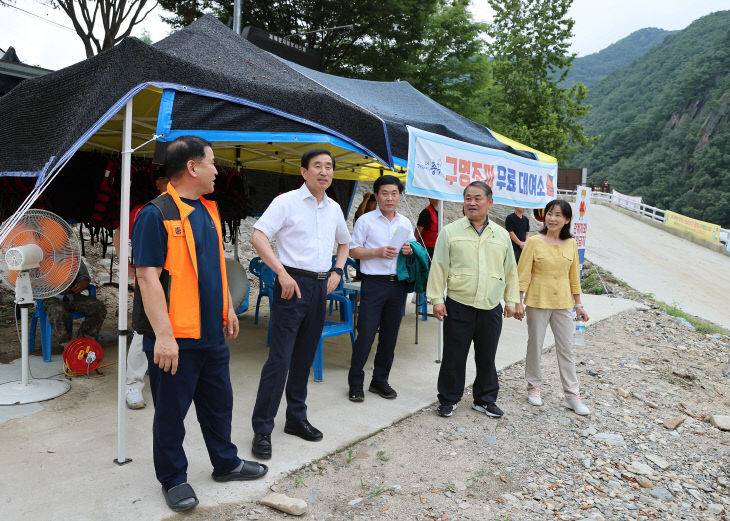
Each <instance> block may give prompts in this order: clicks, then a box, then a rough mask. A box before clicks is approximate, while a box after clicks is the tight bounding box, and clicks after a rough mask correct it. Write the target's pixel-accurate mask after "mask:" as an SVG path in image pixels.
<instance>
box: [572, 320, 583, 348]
mask: <svg viewBox="0 0 730 521" xmlns="http://www.w3.org/2000/svg"><path fill="white" fill-rule="evenodd" d="M573 343H574V344H575V345H577V346H582V345H585V343H586V323H585V320H583V319H582V318H581V319H580V320H578V321H577V322H576V323H575V333H574V334H573Z"/></svg>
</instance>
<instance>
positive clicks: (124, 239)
mask: <svg viewBox="0 0 730 521" xmlns="http://www.w3.org/2000/svg"><path fill="white" fill-rule="evenodd" d="M133 99H134V98H131V99H130V100H129V101H128V102H127V105H126V107H125V108H124V123H123V125H122V194H121V200H120V204H119V208H120V209H119V255H118V259H119V263H118V265H119V268H118V269H119V275H118V279H119V337H118V338H119V356H118V364H119V370H118V372H117V457H116V459H115V460H114V462H115V463H116V464H117V465H124V464H125V463H129V462H130V461H132V460H131V459H129V458H127V453H126V452H127V447H126V445H127V440H126V438H127V416H126V403H125V401H126V399H125V387H126V382H127V314H128V312H127V309H128V302H127V300H128V299H127V297H128V293H127V284H128V280H127V279H128V267H127V263H128V262H129V261H128V259H129V186H130V184H131V182H130V181H131V173H130V171H131V163H132V100H133Z"/></svg>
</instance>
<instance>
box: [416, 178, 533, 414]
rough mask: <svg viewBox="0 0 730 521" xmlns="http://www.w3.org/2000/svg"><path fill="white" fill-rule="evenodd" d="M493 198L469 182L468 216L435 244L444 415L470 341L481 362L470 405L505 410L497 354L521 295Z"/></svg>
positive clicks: (432, 292)
mask: <svg viewBox="0 0 730 521" xmlns="http://www.w3.org/2000/svg"><path fill="white" fill-rule="evenodd" d="M493 203H494V201H493V200H492V189H491V188H490V187H489V185H487V184H486V183H483V182H481V181H474V182H473V183H471V184H469V186H467V187H466V189H465V190H464V215H465V217H463V218H462V219H459V220H457V221H455V222H453V223H451V224H449V225H447V226H445V227H444V228H443V230H441V233H440V234H439V236H438V239H437V240H436V247H435V248H434V253H433V261H432V263H431V271H430V273H429V276H428V286H427V288H426V295H427V297H428V298H429V299H431V301H432V302H433V314H434V315H435V316H436V318H438V319H439V320H443V321H444V353H443V359H442V361H441V369H440V370H439V378H438V399H439V402H440V404H441V405H440V406H439V408H438V413H439V415H441V416H451V415H452V414H453V411H454V409H455V408H456V404H457V403H458V402H459V401H460V400H461V398H462V396H463V394H464V381H465V379H466V358H467V355H468V354H469V348H470V346H471V343H472V342H474V360H475V362H476V366H477V376H476V379H475V380H474V391H473V396H474V403H472V408H473V409H474V410H477V411H479V412H483V413H485V414H486V415H487V416H490V417H493V418H499V417H500V416H502V414H503V412H502V410H501V409H500V408H499V407H497V404H496V402H497V395H498V393H499V380H498V378H497V369H496V367H495V365H494V359H495V356H496V354H497V343H498V342H499V335H500V334H501V332H502V316H503V315H504V317H505V318H509V317H511V316H513V315H514V312H515V305H516V304H517V303H518V302H519V301H520V297H519V281H518V279H517V263H516V262H515V254H514V252H513V251H512V241H511V239H510V237H509V234H508V233H507V231H506V230H505V229H504V228H502V227H501V226H498V225H497V224H495V223H493V222H490V221H489V217H488V216H487V212H488V211H489V208H491V206H492V204H493ZM444 290H446V299H445V300H444ZM502 300H504V301H505V304H506V305H505V308H504V312H503V310H502V304H501V301H502Z"/></svg>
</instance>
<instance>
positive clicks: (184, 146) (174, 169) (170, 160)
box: [165, 136, 213, 179]
mask: <svg viewBox="0 0 730 521" xmlns="http://www.w3.org/2000/svg"><path fill="white" fill-rule="evenodd" d="M205 147H210V148H211V149H212V148H213V145H211V144H210V143H209V142H208V141H206V140H205V139H203V138H200V137H198V136H180V137H179V138H177V139H175V140H174V141H170V143H168V145H167V156H166V158H165V172H166V173H167V177H169V178H170V179H174V178H177V177H179V176H180V175H181V174H182V173H183V172H184V171H185V167H186V165H187V164H188V161H190V160H191V159H192V160H193V161H200V160H201V159H203V158H204V157H205Z"/></svg>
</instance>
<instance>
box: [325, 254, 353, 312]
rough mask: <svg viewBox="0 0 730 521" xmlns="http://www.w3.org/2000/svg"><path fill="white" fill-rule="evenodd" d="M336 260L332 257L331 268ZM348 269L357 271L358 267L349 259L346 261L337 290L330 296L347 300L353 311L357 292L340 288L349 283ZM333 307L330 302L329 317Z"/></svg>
mask: <svg viewBox="0 0 730 521" xmlns="http://www.w3.org/2000/svg"><path fill="white" fill-rule="evenodd" d="M336 259H337V256H336V255H333V256H332V266H334V265H335V260H336ZM349 267H352V268H353V269H354V270H357V269H358V265H357V264H356V263H355V261H354V260H353V259H351V258H350V257H348V258H347V261H345V268H344V270H343V272H344V273H343V275H342V278H341V279H340V283H339V284H338V286H337V288H336V289H335V290H334V291H333V292H332V293H331V294H335V295H342V296H344V297H347V298H349V299H350V301H351V302H352V305H353V309H354V306H357V295H358V293H359V291H355V290H351V289H345V288H343V287H342V286H343V284H344V283H345V282H350V272H349V270H348V268H349ZM333 306H334V302H332V301H330V310H329V314H330V315H331V314H332V308H333Z"/></svg>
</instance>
